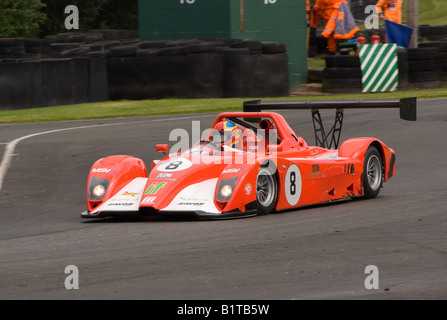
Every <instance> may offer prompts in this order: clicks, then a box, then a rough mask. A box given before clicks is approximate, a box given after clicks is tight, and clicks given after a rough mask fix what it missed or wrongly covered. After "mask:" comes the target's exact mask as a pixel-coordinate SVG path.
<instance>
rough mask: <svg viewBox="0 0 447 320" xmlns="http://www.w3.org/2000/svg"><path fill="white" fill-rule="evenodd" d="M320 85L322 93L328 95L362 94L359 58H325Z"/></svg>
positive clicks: (350, 56) (351, 56)
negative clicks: (321, 85)
mask: <svg viewBox="0 0 447 320" xmlns="http://www.w3.org/2000/svg"><path fill="white" fill-rule="evenodd" d="M322 84H323V91H325V92H329V93H360V92H362V71H361V69H360V58H359V56H358V55H340V56H335V55H334V56H327V57H326V68H325V69H324V70H323V81H322Z"/></svg>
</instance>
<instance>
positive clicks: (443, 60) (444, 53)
mask: <svg viewBox="0 0 447 320" xmlns="http://www.w3.org/2000/svg"><path fill="white" fill-rule="evenodd" d="M419 48H438V49H439V65H438V64H436V60H434V61H433V63H435V64H436V65H437V66H438V68H439V70H438V71H439V80H441V81H447V40H445V41H432V42H422V43H420V44H419Z"/></svg>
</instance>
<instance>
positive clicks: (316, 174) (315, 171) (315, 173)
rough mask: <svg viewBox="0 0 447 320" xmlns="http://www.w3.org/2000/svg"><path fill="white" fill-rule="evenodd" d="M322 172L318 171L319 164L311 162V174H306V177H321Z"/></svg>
mask: <svg viewBox="0 0 447 320" xmlns="http://www.w3.org/2000/svg"><path fill="white" fill-rule="evenodd" d="M322 176H323V174H322V173H321V172H320V165H319V164H313V165H312V174H308V175H307V177H308V178H315V177H322Z"/></svg>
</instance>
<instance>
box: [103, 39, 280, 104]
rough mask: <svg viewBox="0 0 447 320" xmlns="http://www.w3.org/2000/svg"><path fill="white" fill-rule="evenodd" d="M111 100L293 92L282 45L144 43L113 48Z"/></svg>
mask: <svg viewBox="0 0 447 320" xmlns="http://www.w3.org/2000/svg"><path fill="white" fill-rule="evenodd" d="M110 54H111V58H110V59H109V60H108V79H109V85H110V96H111V99H112V100H114V99H148V98H166V97H176V98H222V97H266V96H272V97H275V96H285V95H288V94H289V80H288V58H287V54H286V49H285V46H284V45H283V44H281V43H264V44H263V43H261V42H258V41H243V40H235V39H226V40H218V39H215V40H179V41H173V42H172V41H168V42H164V41H158V40H157V41H144V42H141V43H138V44H135V45H131V46H125V47H123V46H122V47H115V48H112V49H111V50H110Z"/></svg>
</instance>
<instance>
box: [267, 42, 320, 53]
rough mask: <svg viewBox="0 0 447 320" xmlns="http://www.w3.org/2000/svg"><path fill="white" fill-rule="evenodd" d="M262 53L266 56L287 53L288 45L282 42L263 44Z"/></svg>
mask: <svg viewBox="0 0 447 320" xmlns="http://www.w3.org/2000/svg"><path fill="white" fill-rule="evenodd" d="M262 52H263V53H264V54H275V53H285V52H286V45H285V44H284V43H282V42H264V43H262ZM315 52H316V49H315Z"/></svg>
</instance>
